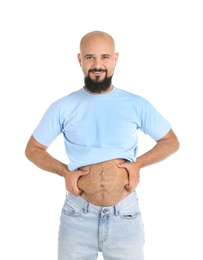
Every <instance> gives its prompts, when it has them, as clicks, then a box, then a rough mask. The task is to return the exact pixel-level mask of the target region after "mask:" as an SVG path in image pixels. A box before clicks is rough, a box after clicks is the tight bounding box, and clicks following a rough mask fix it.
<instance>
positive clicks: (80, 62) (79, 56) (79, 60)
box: [77, 53, 82, 67]
mask: <svg viewBox="0 0 203 260" xmlns="http://www.w3.org/2000/svg"><path fill="white" fill-rule="evenodd" d="M77 57H78V62H79V64H80V67H82V59H81V55H80V53H78V56H77Z"/></svg>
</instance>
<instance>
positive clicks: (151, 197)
mask: <svg viewBox="0 0 203 260" xmlns="http://www.w3.org/2000/svg"><path fill="white" fill-rule="evenodd" d="M201 2H202V1H197V0H192V1H189V0H185V1H183V0H182V1H181V0H170V1H164V0H154V1H149V0H146V1H144V0H143V1H141V0H140V1H136V0H135V1H133V0H126V1H116V0H114V1H113V0H108V1H107V0H103V1H93V0H86V1H83V0H74V1H64V0H63V1H62V0H59V1H53V0H49V1H48V0H40V1H39V0H35V1H29V0H24V1H23V0H19V1H12V0H10V1H9V0H4V1H1V2H0V37H1V40H0V86H1V95H0V106H1V109H0V112H1V128H0V131H1V132H0V138H1V139H0V145H1V147H0V148H1V175H0V178H1V179H0V210H1V214H0V239H1V249H0V259H4V260H11V259H21V260H28V259H29V260H36V259H37V260H56V259H57V233H58V225H59V216H60V211H61V207H62V204H63V201H64V198H65V187H64V182H63V179H62V178H60V177H59V176H57V175H54V174H51V173H48V172H44V171H42V170H40V169H39V168H37V167H36V166H34V165H33V164H32V163H31V162H29V161H28V160H27V159H26V158H25V155H24V149H25V146H26V143H27V141H28V139H29V137H30V135H31V133H32V131H33V129H34V128H35V126H36V125H37V123H38V122H39V120H40V118H41V116H42V114H43V113H44V111H45V109H46V108H47V107H48V105H50V103H52V102H53V101H55V100H56V99H58V98H60V97H62V96H64V95H66V94H68V93H70V92H72V91H75V90H77V89H79V88H81V87H82V86H83V74H82V72H81V69H80V67H79V65H78V62H77V58H76V57H77V53H78V50H79V41H80V39H81V37H82V36H83V35H84V34H85V33H87V32H89V31H92V30H103V31H106V32H108V33H110V34H111V35H112V36H113V37H114V39H115V41H116V47H117V51H118V52H119V53H120V57H119V61H118V64H117V67H116V71H115V75H114V78H113V83H114V85H115V86H117V87H119V88H123V89H126V90H128V91H131V92H133V93H136V94H139V95H142V96H144V97H145V98H147V99H149V100H150V101H151V103H153V104H154V105H155V106H156V107H157V109H158V110H159V111H160V112H161V113H162V114H163V115H164V116H165V117H166V118H167V119H168V120H169V121H170V122H171V123H172V126H173V129H174V131H175V133H176V134H177V136H178V138H179V141H180V144H181V146H180V150H179V151H178V152H177V153H176V154H174V155H172V156H171V157H170V158H168V159H167V160H165V161H163V162H161V163H159V164H156V165H153V166H151V167H147V168H145V169H143V170H142V171H141V182H140V184H139V186H138V195H139V201H140V208H141V211H142V215H143V220H144V225H145V231H146V244H145V259H146V260H171V259H173V260H180V259H190V260H191V259H194V260H202V259H203V251H202V241H203V235H202V234H203V224H202V222H203V221H202V219H203V210H202V199H203V189H202V174H203V169H202V146H203V142H202V130H203V123H202V120H203V117H202V111H203V105H202V92H201V91H202V87H203V48H202V46H203V38H202V37H203V15H202V13H203V8H202V6H201ZM152 145H154V142H152V140H151V139H150V138H149V137H147V136H144V135H142V134H140V142H139V147H140V148H139V149H140V150H139V151H140V153H142V152H144V151H146V150H147V149H150V148H151V147H152ZM50 152H51V153H52V154H53V155H54V156H56V157H57V158H58V159H60V160H62V161H64V162H68V160H67V158H66V156H65V152H64V147H63V140H62V138H61V137H59V138H58V139H57V140H56V141H55V142H54V143H53V145H52V147H50ZM99 259H102V256H101V255H99ZM126 260H127V259H126Z"/></svg>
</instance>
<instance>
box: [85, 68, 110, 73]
mask: <svg viewBox="0 0 203 260" xmlns="http://www.w3.org/2000/svg"><path fill="white" fill-rule="evenodd" d="M89 72H107V70H104V69H96V68H94V69H90V70H89Z"/></svg>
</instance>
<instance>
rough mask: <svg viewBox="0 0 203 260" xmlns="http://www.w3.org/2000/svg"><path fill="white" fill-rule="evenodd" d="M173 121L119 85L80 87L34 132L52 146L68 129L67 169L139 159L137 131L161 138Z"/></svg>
mask: <svg viewBox="0 0 203 260" xmlns="http://www.w3.org/2000/svg"><path fill="white" fill-rule="evenodd" d="M170 128H171V124H170V123H169V122H168V121H167V120H166V119H165V118H164V117H163V116H162V115H161V114H160V113H159V112H158V111H157V109H155V107H154V106H153V105H152V104H151V103H150V102H149V101H147V100H146V99H144V98H143V97H141V96H138V95H135V94H132V93H129V92H127V91H124V90H121V89H119V88H116V87H114V89H113V90H112V91H110V92H108V93H106V94H90V93H88V92H86V91H85V89H84V88H81V89H79V90H78V91H75V92H73V93H71V94H69V95H67V96H65V97H63V98H61V99H59V100H57V101H55V102H54V103H52V104H51V105H50V107H49V108H48V109H47V111H46V112H45V114H44V116H43V117H42V119H41V121H40V123H39V125H38V126H37V127H36V129H35V130H34V132H33V136H34V138H35V139H36V140H37V141H38V142H39V143H41V144H43V145H45V146H49V145H50V144H51V143H52V142H53V141H54V140H55V139H56V137H57V136H58V135H60V134H61V133H63V136H64V144H65V150H66V153H67V156H68V159H69V162H70V163H69V164H68V169H69V170H70V171H74V170H76V169H78V168H79V167H81V166H85V165H90V164H95V163H98V162H102V161H107V160H111V159H116V158H124V159H126V160H128V161H130V162H133V161H135V160H136V154H137V143H138V135H137V134H138V130H139V129H140V130H141V131H143V132H144V133H145V134H147V135H149V136H151V137H152V138H153V139H154V140H159V139H160V138H162V137H163V136H164V135H166V133H167V132H168V131H169V130H170Z"/></svg>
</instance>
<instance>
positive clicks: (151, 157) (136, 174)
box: [118, 129, 179, 191]
mask: <svg viewBox="0 0 203 260" xmlns="http://www.w3.org/2000/svg"><path fill="white" fill-rule="evenodd" d="M178 149H179V141H178V139H177V137H176V135H175V133H174V132H173V130H172V129H170V130H169V132H168V133H167V134H166V135H165V136H164V137H163V138H161V139H160V140H158V141H157V143H156V145H155V146H154V147H153V148H152V149H151V150H149V151H148V152H146V153H144V154H142V155H141V156H139V157H137V159H136V161H135V162H133V163H122V164H120V165H118V167H123V168H125V169H126V170H127V172H128V174H129V184H128V185H126V187H125V188H126V189H127V190H128V191H133V190H134V189H135V188H136V186H137V184H138V183H139V180H140V169H141V168H143V167H145V166H149V165H152V164H155V163H158V162H160V161H162V160H164V159H166V158H167V157H169V156H170V155H172V154H173V153H175V152H176V151H177V150H178Z"/></svg>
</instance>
